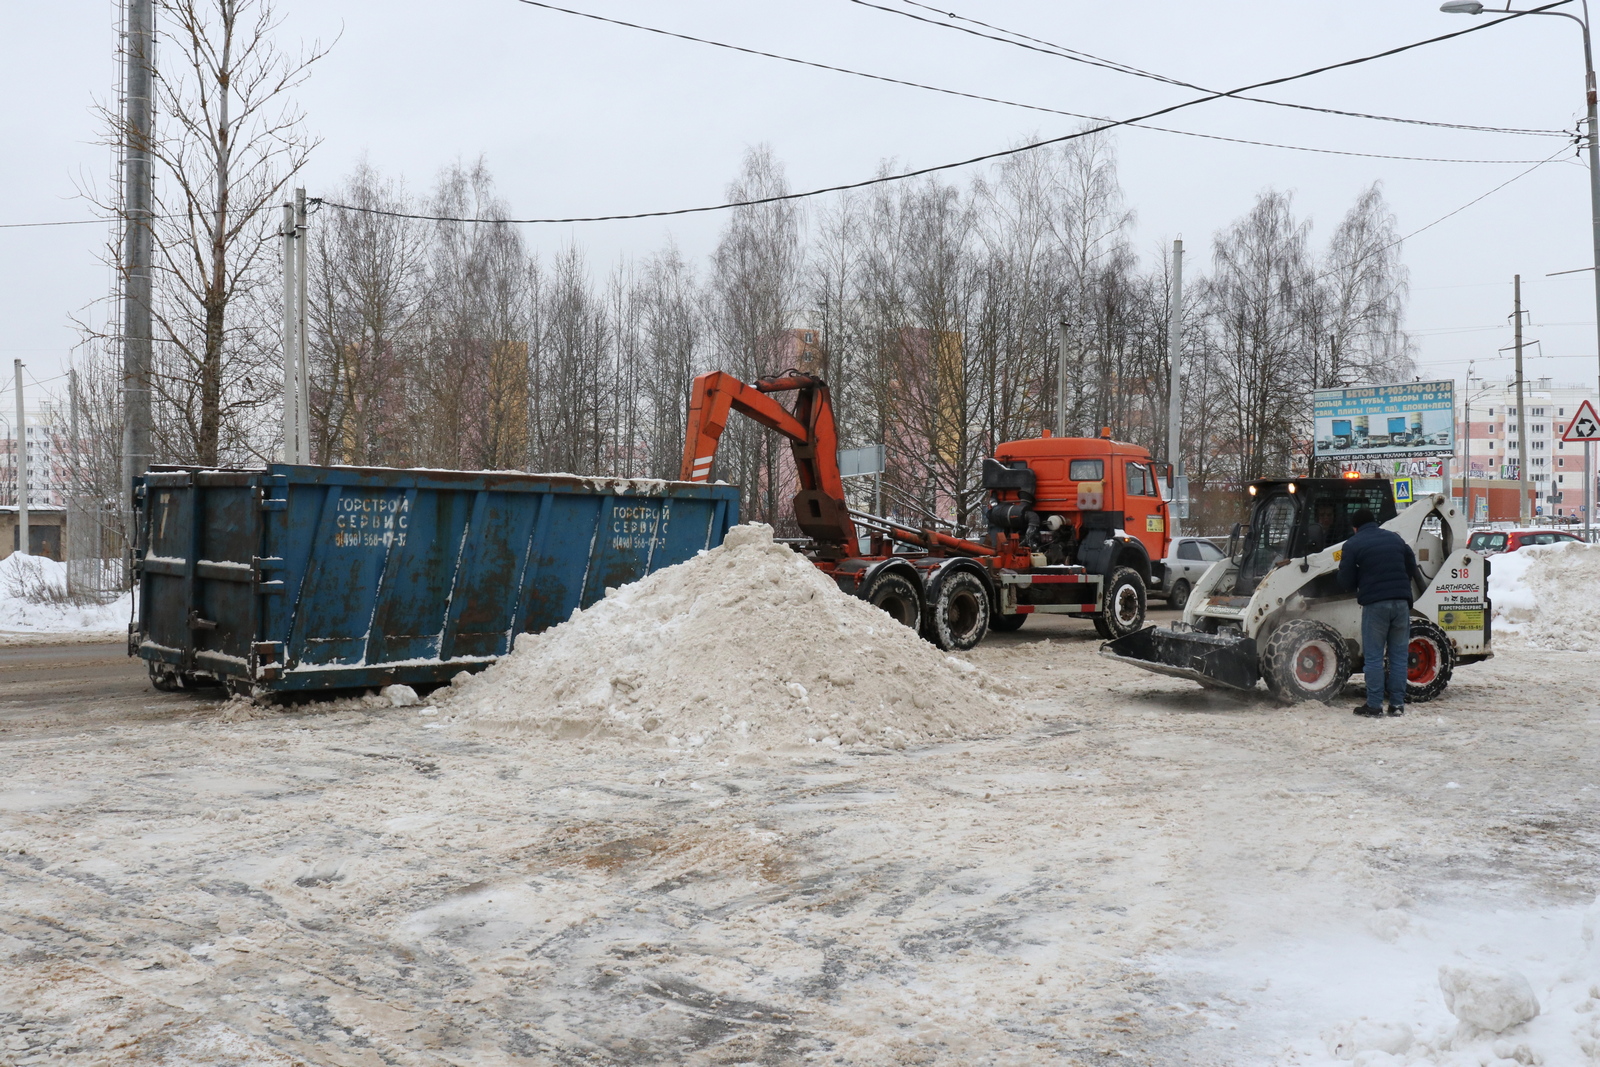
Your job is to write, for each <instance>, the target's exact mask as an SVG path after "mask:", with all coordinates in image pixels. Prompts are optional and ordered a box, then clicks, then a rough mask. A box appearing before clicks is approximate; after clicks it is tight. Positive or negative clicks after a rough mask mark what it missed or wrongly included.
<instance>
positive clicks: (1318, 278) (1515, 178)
mask: <svg viewBox="0 0 1600 1067" xmlns="http://www.w3.org/2000/svg"><path fill="white" fill-rule="evenodd" d="M1501 21H1502V22H1503V21H1505V20H1504V19H1502V20H1501ZM1566 150H1567V149H1566V146H1565V145H1563V146H1562V147H1561V148H1560V149H1559V150H1558V151H1556V152H1555V153H1554V154H1552V155H1550V156H1549V157H1548V158H1545V159H1542V160H1540V161H1539V162H1537V163H1535V164H1534V165H1533V166H1531V167H1529V168H1528V169H1527V170H1525V171H1522V172H1521V173H1519V174H1515V175H1513V176H1512V177H1510V178H1507V179H1506V180H1505V181H1503V182H1501V183H1500V184H1499V185H1497V186H1495V187H1494V188H1493V189H1490V190H1489V191H1488V192H1486V193H1482V194H1480V195H1478V196H1475V197H1473V198H1472V199H1471V200H1468V201H1467V202H1466V203H1465V204H1462V205H1461V206H1460V207H1458V208H1456V209H1455V210H1454V211H1448V212H1446V213H1445V214H1443V215H1440V216H1439V217H1438V218H1436V219H1434V220H1433V221H1432V222H1430V223H1428V224H1427V225H1426V226H1418V227H1417V228H1416V229H1414V230H1412V231H1411V232H1410V233H1408V234H1406V235H1405V236H1403V237H1396V238H1395V239H1394V240H1393V241H1390V242H1389V243H1388V244H1386V245H1380V246H1378V247H1377V248H1374V249H1373V250H1372V251H1370V252H1368V253H1366V254H1365V255H1362V256H1358V257H1356V258H1355V259H1353V260H1351V261H1350V262H1349V263H1346V264H1343V265H1341V266H1338V267H1335V268H1333V269H1332V270H1327V271H1324V272H1322V273H1321V274H1319V275H1317V276H1316V277H1315V278H1314V279H1312V280H1313V281H1318V282H1320V281H1322V280H1323V279H1324V278H1329V277H1332V276H1333V275H1335V274H1337V273H1339V271H1341V270H1345V269H1347V268H1348V267H1353V266H1355V265H1356V264H1357V263H1364V262H1366V261H1367V260H1369V259H1371V258H1372V257H1373V256H1375V255H1378V254H1379V253H1381V252H1387V251H1388V250H1389V249H1391V248H1394V247H1395V246H1396V245H1401V244H1404V243H1405V242H1407V241H1409V240H1411V238H1413V237H1415V236H1417V234H1419V233H1423V232H1425V231H1427V230H1431V229H1433V228H1434V227H1435V226H1437V225H1439V224H1440V223H1441V222H1444V221H1445V220H1447V219H1452V218H1454V217H1455V216H1457V215H1459V214H1461V213H1462V212H1463V211H1465V210H1467V208H1469V207H1471V206H1472V205H1474V204H1476V203H1478V202H1479V201H1480V200H1487V199H1488V198H1489V197H1491V196H1493V195H1494V194H1495V193H1498V192H1499V191H1500V190H1502V189H1504V188H1505V187H1506V186H1508V185H1510V184H1512V183H1513V182H1518V181H1521V180H1522V179H1523V178H1526V177H1527V176H1528V175H1530V174H1532V173H1533V172H1534V171H1536V170H1538V169H1539V168H1540V167H1542V166H1544V165H1546V164H1547V163H1553V162H1555V159H1556V156H1559V155H1561V154H1562V153H1563V152H1565V151H1566Z"/></svg>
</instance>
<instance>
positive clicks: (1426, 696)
mask: <svg viewBox="0 0 1600 1067" xmlns="http://www.w3.org/2000/svg"><path fill="white" fill-rule="evenodd" d="M1406 651H1407V652H1408V653H1409V655H1407V657H1406V661H1407V662H1406V703H1407V704H1422V703H1426V702H1427V701H1429V700H1432V699H1433V698H1434V697H1436V696H1438V695H1439V694H1440V693H1442V692H1444V690H1445V686H1447V685H1449V684H1450V675H1451V673H1453V672H1454V670H1455V665H1456V657H1455V650H1454V649H1452V648H1451V647H1450V638H1449V637H1447V636H1446V635H1445V632H1444V631H1443V630H1442V629H1440V628H1439V626H1438V625H1437V624H1435V623H1433V622H1431V621H1430V620H1428V619H1419V618H1417V617H1415V616H1413V617H1412V619H1411V643H1410V644H1409V645H1408V646H1407V649H1406Z"/></svg>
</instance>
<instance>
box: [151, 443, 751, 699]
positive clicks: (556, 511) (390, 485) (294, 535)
mask: <svg viewBox="0 0 1600 1067" xmlns="http://www.w3.org/2000/svg"><path fill="white" fill-rule="evenodd" d="M135 499H136V502H137V507H138V515H137V520H138V540H137V546H138V547H137V551H136V553H135V567H134V569H135V574H136V575H137V579H138V582H139V590H140V597H139V612H138V621H137V622H135V623H134V624H132V626H130V627H129V639H128V651H129V654H130V655H137V656H140V657H142V658H143V659H145V660H146V662H147V664H148V666H149V669H150V675H151V679H152V680H153V681H154V682H155V684H156V685H157V686H158V687H160V688H177V687H181V686H186V685H191V684H200V683H202V682H204V681H207V680H215V681H219V682H222V683H224V684H226V685H227V686H228V687H229V688H231V689H233V690H235V691H236V692H244V691H257V692H259V691H263V690H265V691H268V692H295V691H305V690H333V689H357V688H370V687H374V686H383V685H388V684H390V683H394V682H403V683H406V684H409V685H433V684H437V683H442V682H447V681H449V680H450V679H451V678H452V677H453V676H454V675H455V674H456V673H457V672H459V671H462V670H469V671H470V670H479V669H482V668H483V667H486V666H488V665H489V664H490V663H492V662H494V660H495V659H496V658H498V657H500V656H503V655H505V654H506V653H507V652H509V651H510V650H511V647H512V641H513V639H514V638H515V636H516V635H517V634H519V633H524V632H537V631H539V630H543V629H545V628H546V627H549V626H553V625H555V624H556V623H558V622H561V621H563V620H565V619H566V618H567V617H568V616H569V615H571V614H572V611H573V609H575V608H579V607H587V606H589V605H590V604H593V603H594V602H595V601H596V600H599V599H600V598H601V597H603V596H605V591H606V588H607V587H608V586H611V587H614V586H620V585H624V584H626V583H628V582H631V581H634V580H636V579H638V578H642V577H644V576H645V575H646V574H649V573H651V572H652V571H657V570H660V569H661V568H662V567H667V566H671V565H672V564H674V563H681V562H683V561H684V560H686V559H688V558H690V557H691V556H693V555H694V554H695V553H696V552H699V551H700V550H701V549H707V548H714V547H715V546H717V545H719V544H721V543H722V538H723V535H724V534H726V533H727V531H728V528H729V527H730V526H733V525H735V524H736V523H737V522H738V521H739V491H738V489H737V488H736V487H734V486H729V485H705V484H701V483H694V482H663V481H653V480H643V479H635V480H628V479H612V478H598V477H597V478H580V477H573V476H570V475H542V474H520V473H505V472H493V473H489V472H478V471H471V472H469V471H434V470H397V469H387V468H373V467H312V466H299V465H290V464H274V465H272V466H270V467H267V468H265V469H261V470H212V469H202V468H198V467H196V468H187V467H185V468H176V467H158V468H155V469H152V470H151V471H150V472H149V473H147V474H146V475H145V476H144V477H143V478H142V479H140V481H139V482H138V484H137V485H136V487H135Z"/></svg>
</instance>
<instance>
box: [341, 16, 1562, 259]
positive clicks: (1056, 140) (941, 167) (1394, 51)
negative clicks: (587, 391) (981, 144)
mask: <svg viewBox="0 0 1600 1067" xmlns="http://www.w3.org/2000/svg"><path fill="white" fill-rule="evenodd" d="M518 2H519V3H524V4H530V5H533V6H536V7H544V6H546V5H545V4H544V3H542V2H541V0H518ZM1566 2H1568V0H1557V2H1556V4H1549V5H1546V6H1547V7H1555V6H1557V5H1558V4H1562V3H1566ZM1535 10H1539V11H1542V10H1544V9H1543V8H1536V9H1535ZM1519 17H1521V16H1520V15H1513V16H1511V18H1519ZM1511 18H1503V19H1496V20H1494V21H1493V22H1486V23H1480V24H1479V25H1476V26H1471V27H1468V28H1467V29H1464V30H1456V31H1454V32H1452V33H1446V34H1440V35H1439V36H1437V37H1429V38H1425V39H1424V40H1421V41H1413V42H1411V43H1410V44H1403V45H1396V46H1395V47H1393V48H1386V49H1384V50H1383V51H1381V52H1374V53H1372V54H1370V55H1365V56H1358V57H1356V58H1355V59H1346V60H1341V61H1340V62H1338V63H1328V64H1325V65H1323V66H1320V67H1315V68H1313V69H1311V70H1306V71H1301V72H1300V73H1298V74H1286V75H1282V76H1280V77H1277V78H1269V79H1267V80H1266V81H1260V82H1254V83H1252V84H1250V85H1243V86H1240V87H1239V88H1237V89H1231V90H1228V91H1227V92H1217V93H1208V94H1207V95H1205V96H1201V97H1196V98H1195V99H1193V100H1184V101H1180V102H1179V103H1176V104H1169V105H1167V106H1166V107H1163V108H1157V109H1156V110H1155V111H1149V112H1146V113H1145V114H1143V115H1135V116H1134V117H1132V118H1128V119H1118V120H1115V121H1111V122H1106V123H1102V124H1101V125H1099V126H1091V127H1089V128H1087V129H1082V130H1078V131H1076V132H1074V133H1067V134H1062V135H1061V136H1059V137H1048V138H1045V139H1044V140H1042V141H1033V142H1030V143H1028V144H1024V145H1019V146H1017V147H1015V148H1003V149H999V150H997V151H994V152H985V153H983V154H982V155H977V156H971V157H969V158H967V159H959V160H955V161H952V162H949V163H936V164H933V165H931V166H927V167H919V168H917V169H916V170H908V171H902V172H900V173H899V174H881V175H879V176H878V177H876V178H864V179H862V180H860V181H854V182H843V183H841V184H838V185H830V186H824V187H823V188H820V189H808V190H805V191H804V192H798V193H775V194H773V195H771V196H760V197H752V198H750V199H746V200H733V201H729V202H727V203H722V204H706V205H702V206H700V207H683V208H670V209H667V210H661V211H636V212H630V213H628V214H619V215H587V216H574V217H570V218H543V219H507V218H485V217H468V216H458V215H428V214H422V213H420V212H409V211H388V210H385V209H382V208H372V207H357V206H355V205H352V204H341V203H337V202H335V201H332V200H327V199H325V198H323V197H313V198H312V202H313V203H316V204H321V205H324V206H326V207H331V208H337V209H339V210H342V211H360V212H364V213H366V214H370V215H385V216H388V217H390V218H404V219H419V220H422V221H426V222H486V223H514V224H518V225H545V224H565V223H577V222H623V221H629V220H633V219H654V218H667V217H670V216H674V215H696V214H702V213H705V212H709V211H727V210H729V209H732V208H739V207H757V206H760V205H762V204H776V203H782V202H785V201H790V200H805V199H808V198H810V197H815V196H823V195H826V194H828V193H842V192H849V191H851V190H855V189H866V188H870V187H872V186H875V185H886V184H888V183H890V182H898V181H905V180H907V179H909V178H920V177H922V176H924V175H928V174H937V173H940V172H942V171H947V170H955V169H958V168H960V167H969V166H972V165H973V164H975V163H987V162H988V161H990V160H993V159H1004V158H1006V157H1007V156H1015V155H1021V154H1022V153H1024V152H1032V151H1036V150H1037V149H1040V148H1047V147H1049V146H1051V145H1056V144H1064V143H1066V142H1067V141H1076V140H1078V139H1079V138H1083V137H1089V136H1092V135H1093V134H1096V133H1102V132H1104V131H1106V130H1109V129H1114V128H1116V127H1118V126H1128V125H1132V124H1135V123H1139V122H1143V121H1145V120H1148V119H1153V118H1159V117H1160V116H1162V115H1168V114H1171V113H1172V112H1174V111H1181V110H1183V109H1184V108H1188V107H1194V106H1195V105H1197V104H1205V103H1209V102H1210V101H1212V100H1219V99H1221V98H1223V97H1226V96H1234V95H1236V94H1238V93H1243V92H1250V91H1251V90H1254V89H1261V88H1265V87H1267V86H1269V85H1283V84H1286V83H1288V82H1292V81H1299V80H1301V79H1303V78H1310V77H1312V76H1314V75H1317V74H1325V73H1327V72H1328V71H1332V70H1342V69H1344V68H1346V67H1355V66H1360V65H1361V64H1363V63H1371V62H1373V61H1375V60H1379V59H1387V58H1389V57H1390V56H1397V55H1400V54H1401V53H1404V52H1409V51H1412V50H1413V49H1416V48H1422V47H1424V46H1426V45H1430V44H1437V43H1439V42H1440V41H1448V40H1451V39H1453V38H1456V37H1460V36H1462V35H1464V34H1468V33H1477V32H1480V31H1482V30H1485V29H1488V28H1490V27H1494V26H1499V25H1501V24H1503V23H1506V22H1510V21H1511ZM1566 150H1567V146H1565V145H1563V146H1562V147H1561V148H1560V149H1558V150H1557V151H1556V152H1554V153H1552V154H1551V155H1550V156H1548V157H1547V158H1545V159H1543V160H1540V161H1539V162H1537V163H1535V164H1534V165H1533V166H1532V167H1530V168H1529V169H1528V170H1525V171H1523V172H1521V173H1520V174H1518V175H1517V176H1516V177H1514V178H1511V179H1509V180H1508V181H1506V182H1502V183H1501V184H1500V185H1498V186H1496V187H1495V188H1494V189H1492V190H1490V192H1489V193H1485V194H1484V196H1488V195H1490V193H1493V192H1496V191H1498V190H1500V189H1503V188H1505V186H1507V185H1510V184H1511V182H1514V181H1516V180H1517V179H1518V178H1521V177H1523V176H1525V175H1527V174H1530V173H1532V171H1533V170H1535V169H1537V168H1538V167H1542V166H1544V165H1545V164H1546V163H1549V162H1551V161H1553V160H1554V159H1555V158H1556V156H1559V155H1561V154H1562V153H1564V152H1565V151H1566ZM1478 199H1482V197H1479V198H1478ZM1473 203H1477V201H1476V200H1474V201H1472V202H1471V203H1468V204H1465V205H1463V206H1462V207H1461V208H1459V209H1457V210H1465V209H1466V208H1467V207H1471V206H1472V204H1473ZM1452 214H1454V212H1452ZM1448 217H1449V216H1448V215H1447V216H1445V218H1448ZM1438 221H1441V222H1442V221H1443V219H1440V220H1438ZM1429 225H1430V226H1431V225H1436V223H1430V224H1429ZM1426 228H1427V227H1424V229H1426ZM1417 232H1418V233H1420V232H1422V231H1421V230H1419V231H1417Z"/></svg>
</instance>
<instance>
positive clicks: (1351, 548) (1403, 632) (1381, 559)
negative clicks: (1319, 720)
mask: <svg viewBox="0 0 1600 1067" xmlns="http://www.w3.org/2000/svg"><path fill="white" fill-rule="evenodd" d="M1350 521H1351V523H1352V524H1353V525H1354V526H1355V528H1356V532H1355V533H1354V534H1353V535H1352V536H1351V538H1350V539H1349V540H1348V541H1346V542H1345V543H1344V548H1343V550H1342V552H1343V554H1342V555H1341V556H1340V558H1339V584H1340V585H1342V586H1344V587H1345V588H1346V589H1354V590H1355V591H1356V600H1357V601H1358V602H1359V603H1360V604H1361V654H1362V656H1363V657H1364V658H1365V660H1366V664H1365V665H1366V672H1367V702H1366V703H1365V704H1363V705H1361V706H1360V707H1358V708H1356V714H1357V715H1368V716H1373V717H1376V716H1379V715H1382V714H1383V697H1384V690H1385V689H1387V690H1388V695H1389V714H1390V715H1404V714H1405V709H1406V666H1407V660H1408V659H1409V651H1408V648H1409V646H1410V644H1411V603H1412V601H1414V600H1415V599H1416V595H1417V594H1416V591H1417V588H1418V586H1419V585H1421V584H1423V583H1424V581H1425V580H1424V578H1423V577H1422V571H1420V570H1419V569H1418V568H1417V554H1416V553H1415V552H1413V551H1411V546H1410V545H1408V544H1406V543H1405V542H1404V541H1403V540H1401V539H1400V535H1399V534H1396V533H1392V532H1390V531H1388V530H1385V529H1384V528H1383V527H1381V526H1379V525H1378V521H1377V519H1376V518H1374V516H1373V514H1372V512H1370V511H1368V510H1367V509H1366V508H1362V509H1360V510H1359V511H1357V512H1356V513H1355V514H1354V515H1352V516H1350ZM1414 583H1415V584H1414ZM1385 653H1388V657H1389V665H1388V671H1387V674H1386V673H1385V671H1384V662H1383V660H1384V654H1385ZM1386 680H1387V684H1385V681H1386Z"/></svg>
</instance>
